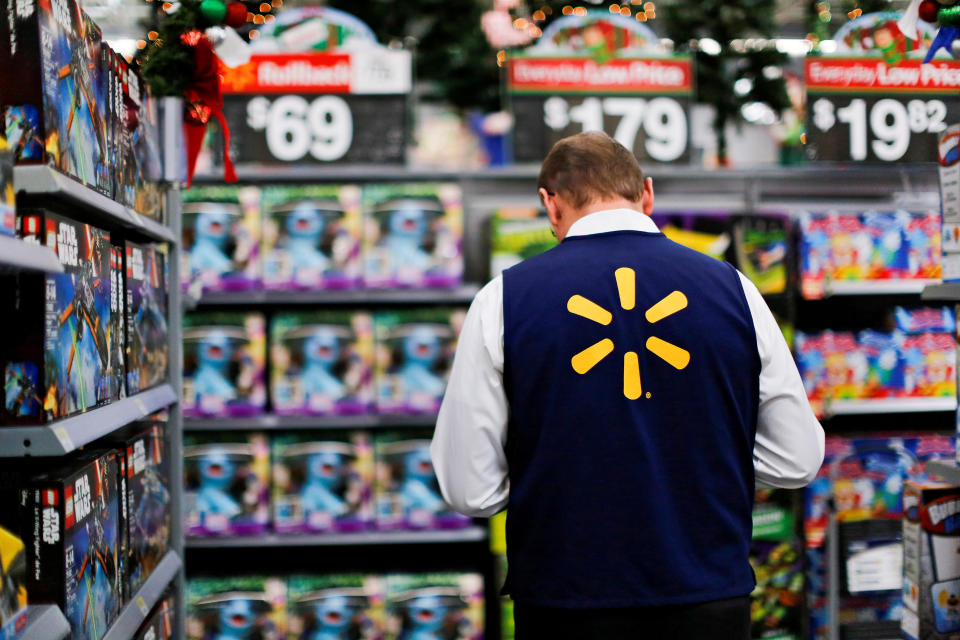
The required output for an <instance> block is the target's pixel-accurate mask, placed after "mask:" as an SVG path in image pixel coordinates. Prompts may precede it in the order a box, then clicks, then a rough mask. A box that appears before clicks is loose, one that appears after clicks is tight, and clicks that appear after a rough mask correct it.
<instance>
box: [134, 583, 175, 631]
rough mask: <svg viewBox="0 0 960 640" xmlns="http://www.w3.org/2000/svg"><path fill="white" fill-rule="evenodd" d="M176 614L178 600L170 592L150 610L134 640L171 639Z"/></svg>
mask: <svg viewBox="0 0 960 640" xmlns="http://www.w3.org/2000/svg"><path fill="white" fill-rule="evenodd" d="M175 616H176V601H175V599H174V597H173V595H172V594H169V593H168V594H166V595H164V597H163V598H161V599H160V602H158V603H157V604H156V605H155V606H154V607H153V609H152V610H151V611H150V615H149V616H148V617H147V619H146V620H145V621H144V623H143V624H142V625H141V626H140V628H139V629H138V630H137V633H136V635H134V636H133V640H171V639H172V638H173V625H174V617H175Z"/></svg>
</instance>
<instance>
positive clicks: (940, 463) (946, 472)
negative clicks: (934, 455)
mask: <svg viewBox="0 0 960 640" xmlns="http://www.w3.org/2000/svg"><path fill="white" fill-rule="evenodd" d="M925 466H926V470H927V473H929V474H931V475H937V476H940V477H941V478H943V479H944V480H945V481H947V482H950V483H952V484H955V485H958V486H960V466H957V463H956V462H953V461H950V460H930V461H928V462H927V463H926V465H925Z"/></svg>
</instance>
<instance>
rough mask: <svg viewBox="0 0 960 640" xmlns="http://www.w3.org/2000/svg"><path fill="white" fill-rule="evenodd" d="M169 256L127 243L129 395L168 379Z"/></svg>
mask: <svg viewBox="0 0 960 640" xmlns="http://www.w3.org/2000/svg"><path fill="white" fill-rule="evenodd" d="M165 262H166V260H165V256H164V254H162V253H161V252H160V251H159V250H158V249H157V248H155V247H150V246H142V245H137V244H134V243H132V242H128V243H126V261H125V265H126V269H125V272H126V277H125V286H126V291H127V300H126V313H127V326H126V327H125V331H124V338H125V340H126V352H127V394H129V395H132V394H134V393H138V392H140V391H143V390H145V389H149V388H150V387H153V386H156V385H158V384H160V383H161V382H163V381H164V380H166V379H167V367H168V360H169V344H168V336H167V290H166V270H165V267H164V265H165Z"/></svg>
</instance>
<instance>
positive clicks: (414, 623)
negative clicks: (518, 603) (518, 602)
mask: <svg viewBox="0 0 960 640" xmlns="http://www.w3.org/2000/svg"><path fill="white" fill-rule="evenodd" d="M483 603H484V598H483V577H481V576H479V575H477V574H472V573H466V574H463V573H426V574H417V575H392V576H388V577H387V634H386V637H387V638H390V639H391V640H451V639H453V640H481V639H482V638H483V632H484V617H483V614H484V610H483Z"/></svg>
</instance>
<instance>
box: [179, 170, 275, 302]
mask: <svg viewBox="0 0 960 640" xmlns="http://www.w3.org/2000/svg"><path fill="white" fill-rule="evenodd" d="M182 240H183V244H182V253H181V254H180V255H181V268H180V272H181V273H182V274H183V283H182V284H183V288H184V289H185V290H186V289H187V288H189V287H190V286H191V284H192V283H195V282H199V283H200V285H202V288H203V290H204V291H246V290H249V289H253V288H256V287H257V286H258V285H259V284H260V280H261V274H260V192H259V191H258V190H257V189H256V188H253V187H234V186H218V187H193V188H192V189H190V190H188V191H185V192H184V193H183V237H182Z"/></svg>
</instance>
